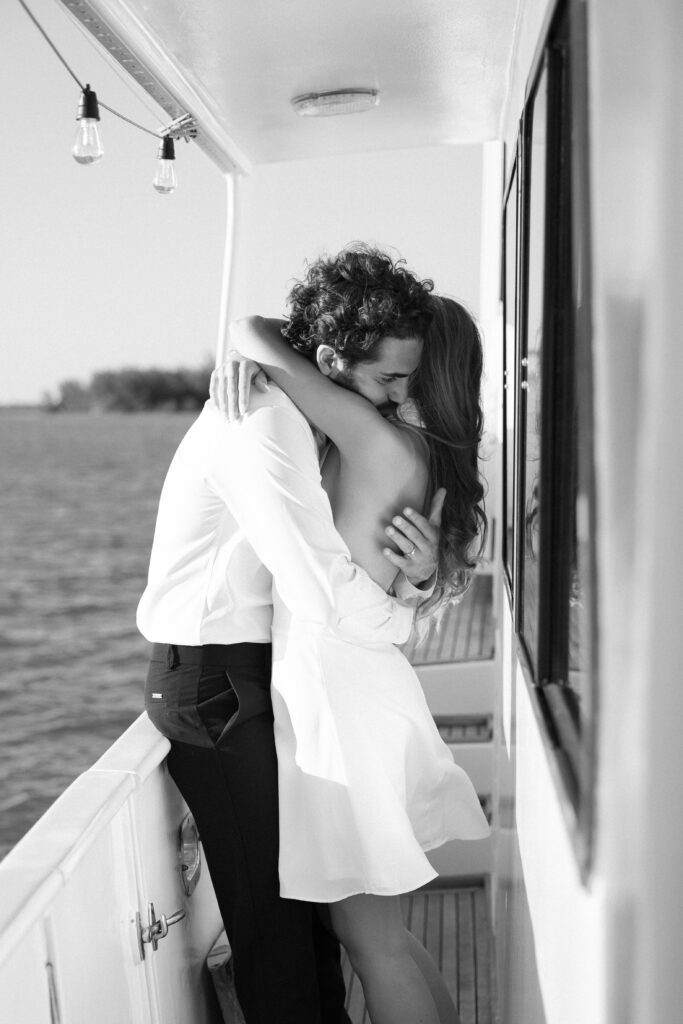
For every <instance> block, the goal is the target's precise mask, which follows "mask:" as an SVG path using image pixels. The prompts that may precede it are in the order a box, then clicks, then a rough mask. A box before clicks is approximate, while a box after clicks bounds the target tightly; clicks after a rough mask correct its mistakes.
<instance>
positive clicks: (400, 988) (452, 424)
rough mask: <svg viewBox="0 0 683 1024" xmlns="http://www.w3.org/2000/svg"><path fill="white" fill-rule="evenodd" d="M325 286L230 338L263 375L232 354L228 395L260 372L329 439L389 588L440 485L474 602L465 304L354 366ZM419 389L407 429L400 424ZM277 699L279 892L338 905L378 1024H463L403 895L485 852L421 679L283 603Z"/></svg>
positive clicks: (354, 539)
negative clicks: (439, 853) (451, 862)
mask: <svg viewBox="0 0 683 1024" xmlns="http://www.w3.org/2000/svg"><path fill="white" fill-rule="evenodd" d="M324 276H325V275H324V261H319V263H318V264H316V265H314V267H313V268H311V270H310V271H309V276H308V278H307V280H306V281H305V282H301V283H300V284H299V285H297V286H296V287H295V288H294V290H293V292H292V295H291V297H290V298H291V303H292V308H291V317H290V319H289V321H288V322H287V323H286V324H284V325H283V324H282V322H280V321H267V320H264V319H262V318H259V317H252V318H248V319H247V320H245V321H240V322H239V323H238V324H236V325H234V327H233V329H232V330H231V342H232V344H233V345H234V348H235V349H236V350H238V353H241V356H243V357H246V359H248V360H250V361H252V362H251V363H244V362H242V363H241V365H240V362H241V361H240V357H239V355H237V354H235V355H234V356H233V358H232V359H231V360H230V362H229V364H228V366H229V367H231V369H230V370H229V371H228V382H227V386H228V389H229V390H232V392H233V394H234V391H235V387H236V381H237V380H238V378H239V382H240V388H239V390H240V393H241V403H239V407H238V409H237V410H236V411H237V412H238V413H241V412H244V409H245V403H246V395H247V394H248V382H249V380H250V379H251V376H252V375H253V373H254V372H255V370H256V368H257V367H256V366H255V365H253V364H259V365H260V366H261V367H262V368H263V369H264V370H265V372H266V374H267V375H268V377H269V378H271V379H272V380H274V381H275V383H276V384H277V385H279V386H280V387H281V388H282V389H283V390H284V391H285V392H286V393H287V394H288V395H289V397H290V398H291V399H292V400H293V402H294V403H295V404H296V405H297V406H298V407H299V409H300V410H301V411H302V412H303V413H304V415H305V416H306V417H307V418H308V420H309V421H310V422H311V423H312V424H313V425H314V426H315V427H316V428H317V429H318V430H319V431H321V432H322V433H323V434H324V435H326V437H327V438H329V440H330V445H329V448H328V450H327V452H326V455H325V458H324V462H323V465H322V478H323V485H324V487H325V490H326V491H327V494H328V496H329V498H330V503H331V506H332V512H333V515H334V520H335V524H336V526H337V529H338V530H339V532H340V533H341V535H342V537H343V538H344V540H345V541H346V543H347V545H348V547H349V550H350V552H351V556H352V558H353V561H354V562H356V563H357V564H359V565H361V566H362V567H363V568H364V569H365V570H366V571H367V572H368V573H369V575H370V576H371V577H372V578H373V579H374V580H375V581H376V582H377V583H378V584H379V585H381V586H382V587H384V588H385V589H387V590H388V589H389V588H390V587H391V585H392V582H393V578H394V575H395V569H393V568H392V566H391V565H390V564H389V563H388V561H387V558H386V554H385V552H386V548H385V544H386V537H385V535H384V530H383V528H382V526H381V524H382V523H383V522H386V519H387V512H388V511H390V510H392V509H394V508H396V507H401V506H405V505H412V506H414V507H415V508H416V509H423V508H424V507H425V505H426V504H428V502H429V500H430V498H431V495H432V493H433V491H434V490H435V487H436V484H437V482H438V483H440V484H444V485H445V486H446V490H447V496H446V502H445V506H444V511H443V520H442V533H441V544H440V552H439V566H438V570H437V580H436V591H435V594H434V596H433V598H432V599H431V602H430V603H431V604H432V606H433V605H438V604H440V603H443V602H445V601H447V600H448V599H449V598H450V597H452V596H454V595H457V594H459V593H461V592H462V591H463V590H464V589H465V587H466V585H467V582H468V581H469V578H470V577H471V574H472V571H473V569H474V565H475V561H474V559H473V558H472V556H471V553H470V548H471V546H472V545H473V544H474V542H475V541H476V540H477V537H481V534H482V532H483V530H484V529H485V517H484V513H483V511H482V509H481V506H480V502H481V499H482V496H483V489H482V486H481V482H480V480H479V476H478V469H477V448H478V442H479V439H480V433H481V419H482V417H481V409H480V404H479V386H480V379H481V368H482V352H481V343H480V339H479V335H478V332H477V329H476V326H475V325H474V322H473V321H472V319H471V317H470V316H469V314H467V312H466V311H465V310H464V309H463V308H462V307H461V306H459V305H458V303H456V302H454V301H453V300H450V299H440V298H436V297H433V298H432V300H431V303H432V315H433V321H432V326H431V327H430V329H429V331H428V332H427V335H426V337H425V340H424V343H423V342H422V340H421V338H419V337H412V338H392V337H388V338H387V337H383V338H378V339H375V340H374V341H373V342H372V345H373V349H372V351H370V352H369V353H368V352H367V351H366V353H365V355H366V358H364V359H358V358H357V355H358V354H357V352H356V353H355V355H356V358H354V350H353V341H352V338H351V335H352V333H353V332H352V331H350V332H345V331H344V329H343V324H344V322H345V321H346V320H347V319H348V311H344V310H341V311H340V310H339V309H335V301H334V289H333V288H332V289H330V288H329V287H327V286H326V285H325V282H324ZM283 335H284V338H283ZM285 339H287V340H285ZM326 339H329V340H333V343H332V344H328V343H326ZM350 339H351V340H350ZM321 341H322V344H321ZM292 344H294V345H295V346H296V348H297V349H299V351H300V352H301V353H304V354H299V353H298V352H297V351H296V350H295V348H293V347H292ZM368 354H369V355H370V358H367V356H368ZM306 355H308V356H309V358H306ZM313 360H315V361H313ZM238 367H239V368H238ZM409 382H410V398H411V399H412V403H411V404H412V415H411V417H410V419H411V422H410V423H408V422H406V420H404V419H402V418H400V417H399V416H398V415H397V412H396V411H397V408H398V406H399V405H400V404H402V403H404V402H405V400H406V398H407V397H408V390H409ZM219 383H220V378H219ZM223 383H224V384H225V382H223ZM339 384H342V385H343V386H342V387H339V386H338V385H339ZM216 390H218V391H220V390H221V387H220V386H219V387H218V388H216V386H215V384H214V391H216ZM233 404H234V402H233ZM389 535H390V536H391V528H389ZM272 695H273V706H274V713H275V736H276V746H277V752H278V778H279V796H280V865H279V866H280V891H281V895H282V896H284V897H287V898H293V899H299V900H309V901H313V902H316V903H326V904H329V908H330V915H331V920H332V926H333V928H334V930H335V932H336V934H337V935H338V937H339V939H340V941H341V942H342V943H343V945H344V946H345V947H346V949H347V951H348V954H349V958H350V960H351V962H352V964H353V967H354V969H355V970H356V973H357V974H358V976H359V977H360V979H361V982H362V985H363V990H364V993H365V998H366V1003H367V1006H368V1010H369V1014H370V1018H371V1020H372V1022H373V1024H454V1022H456V1021H457V1014H456V1011H455V1008H454V1007H453V1003H452V1001H451V999H450V997H449V994H448V991H447V989H446V986H445V983H444V981H443V979H442V978H441V976H440V974H439V972H438V970H437V969H436V966H435V965H434V964H433V962H432V961H431V959H430V957H429V956H428V954H427V953H426V951H425V950H424V949H423V948H422V946H421V945H420V944H419V943H418V942H417V940H416V939H415V938H414V937H413V936H412V935H411V934H410V933H409V932H408V931H407V930H406V929H405V928H404V926H403V922H402V918H401V912H400V903H399V894H400V893H404V892H409V891H412V890H413V889H415V888H417V887H419V886H420V885H422V884H424V883H425V882H427V881H429V880H430V879H431V878H433V877H435V875H436V872H435V871H434V870H433V868H432V867H431V865H430V864H429V862H428V860H427V858H426V857H425V852H424V851H425V850H428V849H432V848H434V847H436V846H439V845H440V844H442V843H444V842H446V841H447V840H448V839H451V838H455V837H460V838H471V839H478V838H481V837H483V836H485V835H487V834H488V825H487V823H486V819H485V817H484V815H483V813H482V811H481V808H480V806H479V802H478V800H477V798H476V794H475V792H474V789H473V787H472V784H471V782H470V781H469V779H468V778H467V776H466V775H465V773H464V772H463V771H462V770H461V769H460V768H459V767H457V766H456V765H455V764H454V763H453V759H452V756H451V754H450V752H449V750H448V748H447V747H446V746H445V744H444V743H443V742H442V740H441V739H440V737H439V734H438V731H437V729H436V727H435V725H434V722H433V719H432V717H431V714H430V713H429V710H428V708H427V705H426V702H425V699H424V695H423V693H422V689H421V687H420V684H419V681H418V680H417V677H416V675H415V673H414V672H413V670H412V668H411V666H410V665H409V664H408V662H407V660H406V659H405V658H404V657H403V656H402V654H400V652H399V651H398V650H397V649H396V648H394V647H392V646H391V645H387V644H376V645H366V646H361V645H357V644H354V645H352V644H349V643H346V642H344V641H342V640H340V639H339V638H338V637H337V636H336V635H334V634H333V633H332V632H331V631H329V630H324V629H319V628H312V627H311V624H310V623H307V622H298V621H297V620H296V619H295V618H294V617H293V616H292V615H291V613H290V612H289V611H288V609H287V608H286V607H285V605H284V604H283V602H281V601H279V600H278V597H277V594H275V595H274V622H273V679H272Z"/></svg>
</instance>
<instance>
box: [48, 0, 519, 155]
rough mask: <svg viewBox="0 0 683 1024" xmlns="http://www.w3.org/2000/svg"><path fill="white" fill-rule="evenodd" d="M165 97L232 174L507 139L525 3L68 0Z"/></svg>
mask: <svg viewBox="0 0 683 1024" xmlns="http://www.w3.org/2000/svg"><path fill="white" fill-rule="evenodd" d="M61 2H62V3H63V4H64V6H65V7H67V9H68V10H70V11H71V13H72V14H73V15H74V16H75V17H76V18H78V20H79V21H81V22H82V23H83V24H84V25H85V27H86V28H87V29H88V30H89V31H90V32H92V33H93V34H94V35H95V36H96V37H97V39H98V41H99V43H100V44H101V45H103V46H104V47H105V48H106V49H107V50H109V52H110V53H111V54H112V55H113V56H114V57H115V58H116V60H117V61H119V63H120V64H121V65H122V67H124V68H125V69H126V71H128V73H129V74H131V75H132V76H133V77H134V78H135V79H136V80H137V81H138V82H139V83H140V85H141V86H142V87H143V88H144V89H145V90H146V91H147V92H148V93H150V95H152V96H153V97H154V98H155V99H156V100H157V101H158V102H159V103H160V105H161V106H162V107H163V108H164V110H165V111H166V112H167V114H168V115H169V120H171V119H173V118H175V117H177V116H179V115H180V114H182V113H185V112H189V113H190V114H192V115H193V116H194V117H195V118H196V119H197V122H198V124H199V128H200V133H199V137H198V139H197V142H198V144H199V145H200V146H201V147H202V148H203V149H205V150H206V152H207V153H208V154H209V155H210V156H211V157H212V158H213V159H214V160H215V161H216V163H217V164H219V166H221V167H222V168H223V169H224V170H232V169H238V170H241V171H248V170H249V168H250V167H251V166H252V165H254V164H261V163H270V162H273V161H279V160H298V159H307V158H312V157H322V156H332V155H337V154H342V153H353V152H361V151H368V150H380V149H399V148H404V147H411V146H430V145H441V144H448V143H451V144H452V143H479V142H484V141H486V140H488V139H492V138H497V137H498V136H499V134H500V122H501V113H502V108H503V103H504V99H505V93H506V86H507V77H508V68H509V63H510V54H511V50H512V45H513V38H514V27H515V26H514V23H515V15H516V10H517V8H518V4H516V3H513V2H512V0H507V2H501V0H343V2H340V0H335V2H332V0H61ZM342 88H373V89H378V90H379V91H380V94H381V98H380V104H379V106H378V107H376V108H374V109H372V110H369V111H367V112H364V113H361V114H353V115H344V116H338V117H301V116H299V115H297V114H296V113H295V112H294V110H293V108H292V105H291V100H292V99H293V97H295V96H298V95H301V94H304V93H308V92H325V91H329V90H333V89H342Z"/></svg>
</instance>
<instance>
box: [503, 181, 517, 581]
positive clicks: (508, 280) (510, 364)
mask: <svg viewBox="0 0 683 1024" xmlns="http://www.w3.org/2000/svg"><path fill="white" fill-rule="evenodd" d="M503 288H504V291H503V304H504V323H505V337H504V351H503V360H504V370H503V372H504V382H503V416H504V422H505V428H504V436H503V449H504V455H503V458H504V473H505V509H504V511H505V528H504V536H503V560H504V563H505V571H506V573H507V578H508V583H509V585H510V588H511V589H514V588H513V579H514V518H515V514H514V513H515V507H514V482H515V407H516V402H515V396H516V393H517V389H516V383H515V339H516V311H517V302H516V296H517V169H516V168H515V170H514V172H513V175H512V181H511V183H510V191H509V193H508V200H507V203H506V206H505V266H504V278H503Z"/></svg>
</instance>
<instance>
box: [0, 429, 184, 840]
mask: <svg viewBox="0 0 683 1024" xmlns="http://www.w3.org/2000/svg"><path fill="white" fill-rule="evenodd" d="M193 418H194V414H184V413H183V414H164V413H155V414H133V415H102V416H97V415H82V414H80V415H79V414H60V415H53V416H50V415H47V414H44V413H41V412H39V411H27V412H15V413H9V412H3V413H1V414H0V651H1V652H2V654H1V658H2V660H1V661H0V780H1V788H0V857H1V856H3V855H4V854H5V853H6V852H7V851H8V849H10V847H11V846H12V845H13V844H14V843H15V842H16V841H17V840H18V839H19V838H20V837H21V836H22V835H23V834H24V832H25V831H26V830H27V829H28V828H29V827H30V826H31V825H32V824H33V823H34V822H35V821H36V820H37V818H38V817H39V816H40V815H41V814H42V812H43V811H44V810H45V809H46V808H47V807H48V805H49V804H50V803H51V802H52V801H53V800H54V799H55V797H57V796H58V795H59V793H61V792H62V790H63V789H64V788H65V787H66V786H67V785H68V784H69V783H70V782H72V781H73V779H74V778H76V776H77V775H79V774H80V773H81V772H82V771H85V770H86V769H87V768H89V767H90V765H91V764H92V763H93V761H95V760H96V759H97V758H98V757H99V756H100V754H101V753H103V751H104V750H105V749H106V748H107V746H109V744H110V743H111V742H112V741H113V740H114V739H115V738H116V737H117V736H119V735H120V733H121V732H122V731H123V730H124V729H125V728H126V727H127V726H128V725H129V724H130V723H131V722H132V721H133V720H134V719H135V718H136V717H137V715H138V714H139V713H140V711H141V710H142V686H143V681H144V676H145V672H146V661H147V649H148V645H147V643H146V641H145V640H144V639H143V638H142V637H141V636H140V635H139V634H138V632H137V630H136V628H135V608H136V605H137V602H138V599H139V597H140V594H141V592H142V590H143V589H144V585H145V579H146V575H147V565H148V560H149V551H150V546H151V541H152V535H153V531H154V520H155V516H156V507H157V501H158V498H159V492H160V490H161V485H162V483H163V479H164V475H165V473H166V469H167V467H168V463H169V461H170V459H171V457H172V454H173V452H174V450H175V448H176V446H177V444H178V442H179V440H180V438H181V437H182V435H183V434H184V433H185V431H186V430H187V428H188V426H189V424H190V423H191V422H192V419H193Z"/></svg>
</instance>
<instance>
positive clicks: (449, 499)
mask: <svg viewBox="0 0 683 1024" xmlns="http://www.w3.org/2000/svg"><path fill="white" fill-rule="evenodd" d="M430 304H431V307H432V322H431V326H430V328H429V330H428V331H427V334H426V336H425V341H424V346H423V350H422V356H421V358H420V363H419V366H418V368H417V370H416V371H415V373H414V374H413V376H412V377H411V380H410V398H411V399H412V402H413V403H414V406H415V409H416V412H417V417H418V423H412V424H410V423H408V425H409V426H411V425H412V427H413V429H417V430H419V432H420V434H421V435H422V437H423V438H424V439H425V441H426V443H427V446H428V449H429V480H430V488H431V490H432V492H433V491H434V490H436V488H437V487H445V488H446V500H445V503H444V508H443V517H442V521H441V543H440V547H439V564H438V569H437V583H436V591H435V594H434V598H433V600H432V601H430V602H429V604H430V607H431V606H433V605H434V604H437V603H443V602H444V601H448V600H452V599H454V598H457V597H459V596H460V595H462V594H463V593H464V592H465V590H466V589H467V587H468V586H469V583H470V581H471V579H472V575H473V573H474V570H475V568H476V566H477V563H478V561H479V560H480V558H481V555H482V551H483V549H484V546H485V544H486V534H487V529H488V523H487V518H486V513H485V512H484V507H483V499H484V493H485V492H484V486H483V483H482V480H481V477H480V474H479V445H480V442H481V438H482V430H483V421H484V416H483V411H482V406H481V376H482V369H483V350H482V344H481V337H480V335H479V331H478V329H477V325H476V324H475V322H474V320H473V319H472V317H471V316H470V314H469V313H468V312H467V310H466V309H465V308H464V307H463V306H461V305H460V303H459V302H456V301H455V300H454V299H448V298H443V297H440V296H436V295H432V296H431V297H430Z"/></svg>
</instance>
